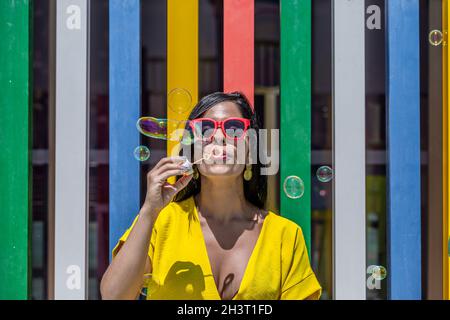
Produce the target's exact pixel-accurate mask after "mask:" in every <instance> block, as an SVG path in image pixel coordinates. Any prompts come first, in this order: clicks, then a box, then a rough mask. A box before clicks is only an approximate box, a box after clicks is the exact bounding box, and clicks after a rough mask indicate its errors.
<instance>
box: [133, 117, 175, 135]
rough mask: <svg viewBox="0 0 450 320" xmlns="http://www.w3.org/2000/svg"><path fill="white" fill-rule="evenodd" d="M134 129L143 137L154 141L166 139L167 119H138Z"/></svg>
mask: <svg viewBox="0 0 450 320" xmlns="http://www.w3.org/2000/svg"><path fill="white" fill-rule="evenodd" d="M136 127H137V129H138V130H139V132H140V133H142V134H143V135H145V136H147V137H150V138H155V139H164V140H165V139H167V119H158V118H154V117H142V118H139V119H138V121H137V123H136Z"/></svg>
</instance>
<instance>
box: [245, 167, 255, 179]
mask: <svg viewBox="0 0 450 320" xmlns="http://www.w3.org/2000/svg"><path fill="white" fill-rule="evenodd" d="M252 175H253V174H252V165H251V164H247V165H246V166H245V171H244V179H245V181H250V180H251V179H252Z"/></svg>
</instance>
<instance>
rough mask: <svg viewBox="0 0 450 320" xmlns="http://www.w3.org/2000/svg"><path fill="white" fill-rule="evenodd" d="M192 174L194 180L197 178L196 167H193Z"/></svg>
mask: <svg viewBox="0 0 450 320" xmlns="http://www.w3.org/2000/svg"><path fill="white" fill-rule="evenodd" d="M192 176H193V178H194V179H195V180H197V179H198V170H197V167H194V173H193V174H192Z"/></svg>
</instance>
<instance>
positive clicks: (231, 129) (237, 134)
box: [224, 119, 245, 138]
mask: <svg viewBox="0 0 450 320" xmlns="http://www.w3.org/2000/svg"><path fill="white" fill-rule="evenodd" d="M224 128H225V131H226V133H227V136H228V137H230V138H241V137H242V136H243V135H244V133H245V123H244V121H242V120H238V119H231V120H227V121H225V124H224Z"/></svg>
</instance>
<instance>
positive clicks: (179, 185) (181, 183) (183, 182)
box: [173, 174, 193, 191]
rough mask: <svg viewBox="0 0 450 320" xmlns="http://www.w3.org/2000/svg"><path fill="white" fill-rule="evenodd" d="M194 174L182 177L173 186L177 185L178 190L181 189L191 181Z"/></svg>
mask: <svg viewBox="0 0 450 320" xmlns="http://www.w3.org/2000/svg"><path fill="white" fill-rule="evenodd" d="M192 177H193V175H192V174H190V175H187V176H182V177H181V178H180V179H178V180H177V181H176V182H175V183H174V184H173V186H174V187H175V189H177V190H178V191H180V190H181V189H183V188H184V187H186V186H187V185H188V183H189V181H191V179H192Z"/></svg>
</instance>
